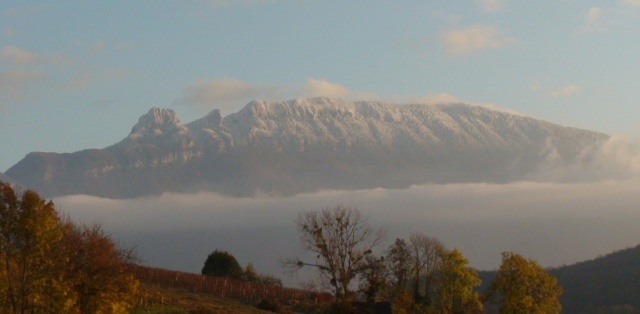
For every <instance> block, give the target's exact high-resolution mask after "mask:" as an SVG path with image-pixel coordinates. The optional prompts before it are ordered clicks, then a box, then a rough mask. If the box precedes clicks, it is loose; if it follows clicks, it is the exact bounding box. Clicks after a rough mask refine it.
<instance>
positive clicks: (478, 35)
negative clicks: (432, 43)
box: [440, 25, 516, 56]
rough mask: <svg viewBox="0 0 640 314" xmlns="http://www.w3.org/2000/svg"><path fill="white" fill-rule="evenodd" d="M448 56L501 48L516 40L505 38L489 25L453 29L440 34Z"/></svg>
mask: <svg viewBox="0 0 640 314" xmlns="http://www.w3.org/2000/svg"><path fill="white" fill-rule="evenodd" d="M440 40H441V41H442V43H443V44H444V47H445V50H446V51H447V53H448V54H449V55H457V56H461V55H468V54H470V53H473V52H475V51H477V50H480V49H485V48H501V47H504V46H507V45H510V44H513V43H514V42H515V41H516V39H515V38H513V37H505V36H503V35H502V34H500V32H499V31H498V29H497V28H496V27H494V26H490V25H474V26H471V27H468V28H463V29H454V30H449V31H445V32H443V33H442V34H440Z"/></svg>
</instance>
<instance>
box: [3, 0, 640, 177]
mask: <svg viewBox="0 0 640 314" xmlns="http://www.w3.org/2000/svg"><path fill="white" fill-rule="evenodd" d="M639 26H640V1H638V0H607V1H602V0H600V1H597V0H593V1H591V0H566V1H555V0H541V1H536V3H535V4H532V3H530V2H524V1H512V0H511V1H510V0H468V1H447V0H434V1H394V2H393V3H391V2H389V1H379V0H367V1H356V0H354V1H331V0H328V1H327V0H323V1H314V0H193V1H156V0H153V1H151V0H149V1H55V2H52V1H11V0H8V1H2V2H1V3H0V143H1V144H2V145H3V147H5V148H8V149H3V153H2V154H1V155H0V171H2V172H4V171H6V170H7V169H8V168H10V167H11V166H12V165H14V164H15V163H17V162H18V161H19V160H20V159H22V158H23V157H24V156H25V155H26V154H27V153H29V152H32V151H50V152H73V151H78V150H81V149H87V148H103V147H106V146H109V145H111V144H114V143H116V142H118V141H120V140H121V139H123V138H124V137H126V135H127V134H128V133H129V131H130V130H131V127H132V126H133V125H134V124H135V122H136V121H137V119H138V117H140V116H141V115H143V114H144V113H146V112H147V111H148V110H149V109H150V108H151V107H165V108H171V109H174V110H175V111H176V112H177V113H178V116H179V117H180V119H181V121H182V122H185V123H186V122H190V121H193V120H195V119H197V118H199V117H201V116H203V115H205V114H206V113H208V112H209V111H211V110H213V109H216V108H219V109H221V110H222V112H223V115H227V114H230V113H233V112H236V111H237V110H239V109H240V108H242V107H243V106H244V105H245V104H246V103H248V102H249V101H251V100H254V99H263V100H270V99H292V98H300V97H313V96H327V97H335V98H343V99H348V100H381V101H387V102H392V103H406V102H426V103H437V102H452V101H454V102H457V101H462V102H468V103H473V104H481V105H491V106H494V107H497V108H504V109H507V110H511V111H516V112H520V113H523V114H527V115H530V116H533V117H536V118H540V119H544V120H548V121H551V122H554V123H559V124H562V125H567V126H573V127H579V128H585V129H590V130H596V131H601V132H605V133H608V134H624V135H627V136H632V137H637V136H638V135H640V124H638V123H637V119H638V118H639V117H640V106H639V104H640V88H637V82H638V79H637V73H640V59H639V58H638V55H640V42H639V41H637V40H636V37H637V29H638V27H639Z"/></svg>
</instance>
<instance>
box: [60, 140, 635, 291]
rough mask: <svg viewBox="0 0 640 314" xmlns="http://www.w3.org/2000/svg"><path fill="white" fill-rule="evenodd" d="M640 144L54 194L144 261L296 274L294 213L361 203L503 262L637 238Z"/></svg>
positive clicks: (382, 218) (476, 263)
mask: <svg viewBox="0 0 640 314" xmlns="http://www.w3.org/2000/svg"><path fill="white" fill-rule="evenodd" d="M638 191H640V145H638V144H637V142H635V141H632V140H629V139H624V138H621V137H612V138H611V140H610V141H609V142H607V143H606V144H605V145H604V146H602V148H601V149H599V150H595V151H591V152H586V153H585V157H584V159H583V160H582V162H578V163H576V164H573V165H568V166H567V165H564V166H559V165H557V164H554V163H553V160H550V162H549V167H547V168H545V169H543V170H542V171H540V172H539V173H536V174H533V175H532V176H531V181H526V182H516V183H510V184H484V183H479V184H447V185H433V184H430V185H422V186H413V187H410V188H408V189H402V190H394V189H373V190H359V191H322V192H318V193H312V194H301V195H297V196H293V197H268V196H259V197H255V198H231V197H225V196H220V195H218V194H214V193H198V194H164V195H162V196H157V197H148V198H139V199H131V200H111V199H101V198H96V197H90V196H67V197H61V198H56V199H54V202H56V204H57V206H58V208H60V209H61V211H62V212H64V213H67V214H69V215H70V216H71V218H73V219H74V220H77V221H80V222H94V221H97V222H100V223H102V224H103V225H104V227H105V229H106V230H108V231H109V232H110V233H111V234H112V235H113V236H114V238H116V239H118V240H119V241H121V242H123V243H124V244H126V245H134V246H136V247H137V248H138V250H139V252H140V253H141V255H142V256H143V258H144V261H145V264H147V265H151V266H157V267H164V268H171V269H178V270H184V271H190V272H199V271H200V269H201V267H202V265H203V263H204V260H205V259H206V256H207V254H208V253H210V252H211V251H213V250H214V249H221V250H227V251H229V252H231V253H232V254H234V255H235V256H236V257H237V258H238V260H239V262H240V263H241V264H242V265H243V266H244V265H246V264H247V263H249V262H251V263H253V264H254V266H255V267H256V269H257V270H258V271H260V272H268V273H272V274H275V275H278V276H281V277H282V279H283V280H284V281H285V283H286V284H288V285H295V284H297V283H299V282H300V281H303V280H306V278H309V275H308V274H306V275H302V276H301V277H291V276H289V275H288V274H284V273H283V269H282V267H281V265H280V263H279V260H280V259H283V258H287V257H293V256H295V255H301V254H302V252H301V250H300V246H299V244H298V237H299V234H298V232H297V230H296V228H295V223H294V220H295V217H296V216H297V215H298V214H299V213H300V212H303V211H309V210H317V209H322V208H326V207H333V206H336V205H337V204H342V205H345V206H352V207H357V208H358V209H360V210H361V211H362V212H363V213H364V214H365V216H367V217H369V222H370V224H371V225H372V226H380V227H383V228H385V229H386V230H387V234H388V240H387V242H386V243H385V245H384V246H383V247H381V248H380V251H382V250H384V248H386V246H388V245H390V244H391V243H392V242H393V240H394V239H395V238H398V237H402V238H407V237H408V236H409V235H410V234H411V233H412V232H420V233H424V234H427V235H429V236H433V237H436V238H438V239H440V240H441V241H443V242H444V243H445V244H446V245H447V246H448V247H450V248H454V247H455V248H458V249H459V250H460V251H461V252H462V253H463V254H464V255H465V256H466V257H467V258H468V259H469V260H470V262H471V265H472V266H473V267H476V268H478V269H483V270H486V269H495V268H497V267H498V266H499V262H500V253H501V252H503V251H515V252H518V253H521V254H523V255H525V256H527V257H530V258H533V259H536V260H538V261H539V262H540V263H541V264H542V265H544V266H549V267H551V266H560V265H563V264H571V263H575V262H578V261H582V260H587V259H592V258H595V257H596V256H598V255H600V254H606V253H609V252H611V251H614V250H619V249H623V248H626V247H630V246H635V245H637V244H640V228H638V227H637V223H638V221H640V210H639V208H638V206H639V205H638V204H640V193H638Z"/></svg>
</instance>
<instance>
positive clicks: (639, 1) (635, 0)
mask: <svg viewBox="0 0 640 314" xmlns="http://www.w3.org/2000/svg"><path fill="white" fill-rule="evenodd" d="M622 2H624V3H626V4H630V5H633V6H636V7H640V0H622Z"/></svg>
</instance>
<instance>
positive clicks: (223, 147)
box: [7, 98, 607, 197]
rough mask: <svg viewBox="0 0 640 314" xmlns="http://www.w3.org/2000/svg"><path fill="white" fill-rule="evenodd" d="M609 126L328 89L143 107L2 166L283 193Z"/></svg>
mask: <svg viewBox="0 0 640 314" xmlns="http://www.w3.org/2000/svg"><path fill="white" fill-rule="evenodd" d="M606 139H607V135H604V134H601V133H597V132H591V131H586V130H580V129H575V128H568V127H563V126H559V125H555V124H552V123H549V122H544V121H540V120H536V119H533V118H530V117H525V116H519V115H514V114H510V113H506V112H502V111H495V110H490V109H487V108H484V107H480V106H472V105H467V104H443V105H421V104H406V105H397V104H388V103H380V102H364V101H360V102H349V101H344V100H338V99H329V98H311V99H296V100H290V101H253V102H251V103H249V104H247V105H246V106H245V107H244V108H243V109H242V110H240V111H238V112H236V113H232V114H229V115H228V116H226V117H222V114H221V112H220V111H219V110H214V111H212V112H211V113H209V114H208V115H206V116H204V117H203V118H201V119H198V120H196V121H193V122H191V123H188V124H182V123H181V122H180V120H179V119H178V117H177V115H176V114H175V112H174V111H173V110H171V109H160V108H152V109H151V110H149V112H148V113H147V114H145V115H143V116H142V117H140V119H139V120H138V123H136V124H135V125H134V127H133V128H132V130H131V132H130V134H129V135H128V136H127V137H126V138H124V139H123V140H122V141H120V142H118V143H116V144H114V145H112V146H110V147H107V148H105V149H91V150H84V151H80V152H76V153H72V154H55V153H31V154H29V155H27V156H26V157H25V158H24V159H23V160H22V161H20V162H19V163H18V164H16V165H15V166H14V167H12V168H11V169H9V170H8V171H7V175H9V176H10V177H12V178H14V179H15V180H17V181H19V182H20V183H22V184H23V185H26V186H29V187H33V188H35V189H37V190H39V191H41V192H42V193H44V194H45V195H50V196H53V195H63V194H75V193H85V194H94V195H100V196H108V197H135V196H139V195H145V194H149V193H162V192H164V191H181V192H192V191H200V190H211V191H217V192H220V193H226V194H233V195H250V194H252V193H254V192H256V191H258V190H259V191H266V192H270V193H273V194H293V193H298V192H303V191H313V190H316V189H321V188H367V187H403V186H407V185H410V184H421V183H427V182H476V181H509V180H518V179H522V178H523V177H525V176H526V175H527V173H530V172H531V171H534V170H535V169H537V168H539V167H540V166H541V165H542V164H543V163H548V162H549V161H550V160H552V161H553V162H555V163H558V162H560V163H563V162H572V161H574V160H575V159H576V158H578V157H579V156H580V153H581V152H582V151H583V150H585V149H587V148H588V147H591V146H593V145H598V144H599V143H601V142H602V141H604V140H606Z"/></svg>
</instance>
